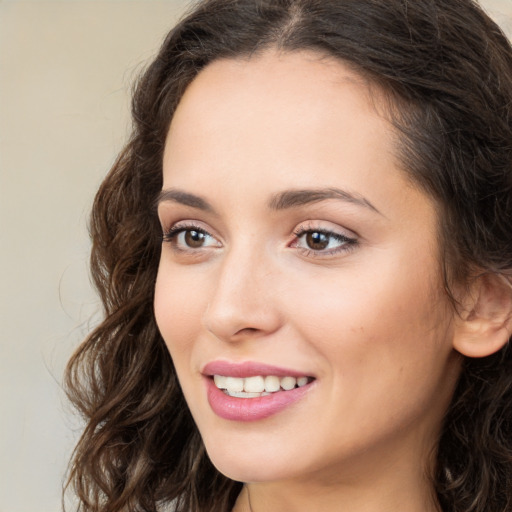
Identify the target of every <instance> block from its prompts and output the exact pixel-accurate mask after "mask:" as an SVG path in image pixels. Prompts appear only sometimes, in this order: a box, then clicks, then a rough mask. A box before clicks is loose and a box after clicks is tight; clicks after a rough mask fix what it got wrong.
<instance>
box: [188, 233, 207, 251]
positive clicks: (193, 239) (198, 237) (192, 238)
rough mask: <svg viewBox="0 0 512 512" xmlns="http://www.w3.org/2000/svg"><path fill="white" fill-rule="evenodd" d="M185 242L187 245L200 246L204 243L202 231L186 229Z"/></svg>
mask: <svg viewBox="0 0 512 512" xmlns="http://www.w3.org/2000/svg"><path fill="white" fill-rule="evenodd" d="M185 242H186V244H187V245H188V246H189V247H201V246H202V245H203V243H204V233H201V232H200V231H195V230H190V231H187V232H186V233H185Z"/></svg>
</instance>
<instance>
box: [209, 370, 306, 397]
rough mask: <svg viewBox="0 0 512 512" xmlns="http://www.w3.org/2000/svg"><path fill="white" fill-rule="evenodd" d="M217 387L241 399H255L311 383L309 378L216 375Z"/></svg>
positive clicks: (214, 379)
mask: <svg viewBox="0 0 512 512" xmlns="http://www.w3.org/2000/svg"><path fill="white" fill-rule="evenodd" d="M213 381H214V382H215V386H216V387H218V388H219V389H222V390H224V391H225V392H226V394H228V395H230V396H236V397H239V398H255V397H259V396H266V395H269V394H271V393H275V392H276V391H280V390H281V389H283V390H284V391H289V390H291V389H294V388H295V387H302V386H305V385H306V384H308V383H309V382H310V379H309V377H299V378H295V377H288V376H287V377H276V376H275V375H266V376H262V375H255V376H253V377H245V378H243V377H226V376H225V375H214V376H213Z"/></svg>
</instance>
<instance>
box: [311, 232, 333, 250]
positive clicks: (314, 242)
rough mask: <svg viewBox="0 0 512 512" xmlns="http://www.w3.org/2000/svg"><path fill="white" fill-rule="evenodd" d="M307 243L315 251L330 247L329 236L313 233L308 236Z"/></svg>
mask: <svg viewBox="0 0 512 512" xmlns="http://www.w3.org/2000/svg"><path fill="white" fill-rule="evenodd" d="M306 243H307V244H308V247H309V248H310V249H314V250H315V251H319V250H321V249H325V248H326V247H327V246H328V245H329V235H326V234H325V233H319V232H318V231H313V232H311V233H308V234H307V235H306Z"/></svg>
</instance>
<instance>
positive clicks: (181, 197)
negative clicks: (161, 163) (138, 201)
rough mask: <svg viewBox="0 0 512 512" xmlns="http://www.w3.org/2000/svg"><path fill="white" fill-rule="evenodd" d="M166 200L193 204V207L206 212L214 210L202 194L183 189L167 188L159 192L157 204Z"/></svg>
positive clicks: (186, 204) (188, 204) (187, 204)
mask: <svg viewBox="0 0 512 512" xmlns="http://www.w3.org/2000/svg"><path fill="white" fill-rule="evenodd" d="M164 201H172V202H173V203H179V204H183V205H185V206H191V207H192V208H197V209H198V210H203V211H205V212H213V211H214V210H213V208H212V206H211V205H210V203H208V201H206V199H203V198H202V197H200V196H196V195H195V194H189V193H188V192H184V191H183V190H178V189H175V188H169V189H166V190H161V191H160V193H159V194H158V196H157V198H156V201H155V204H156V206H158V205H159V204H160V203H161V202H164Z"/></svg>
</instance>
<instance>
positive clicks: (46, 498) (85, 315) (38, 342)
mask: <svg viewBox="0 0 512 512" xmlns="http://www.w3.org/2000/svg"><path fill="white" fill-rule="evenodd" d="M482 3H483V5H485V6H486V8H488V10H489V11H490V13H491V14H492V15H493V16H494V17H495V19H496V20H497V21H498V22H499V23H501V25H502V26H503V27H504V28H505V30H506V31H507V32H508V33H509V34H512V0H484V1H483V2H482ZM187 4H188V2H186V1H185V0H174V1H172V0H167V1H153V0H145V1H141V0H139V1H129V0H117V1H113V0H112V1H107V0H97V1H83V0H67V1H66V0H61V1H44V0H39V1H37V0H34V1H23V0H11V1H9V0H0V233H1V235H0V240H1V246H0V248H1V251H0V276H1V281H0V287H1V299H0V300H1V302H0V327H1V330H0V512H35V511H37V512H54V511H58V510H61V504H60V494H61V486H62V481H63V478H64V473H65V468H66V463H67V459H68V457H69V454H70V452H71V449H72V447H73V443H74V441H75V440H76V437H77V435H78V432H79V430H80V422H79V421H78V420H77V419H76V418H75V417H74V416H73V414H72V412H71V410H70V408H69V406H68V405H67V404H66V400H65V397H64V395H63V393H62V391H61V388H60V381H61V376H62V372H63V369H64V366H65V363H66V360H67V359H68V358H69V356H70V355H71V353H72V351H73V349H74V348H75V347H76V346H77V344H78V343H79V341H80V340H81V339H82V338H83V337H84V335H85V333H86V332H87V330H88V328H89V327H90V325H93V324H94V322H95V321H97V318H98V311H99V310H100V307H99V304H98V302H97V300H96V298H95V296H94V293H93V292H92V290H91V288H90V285H89V280H88V271H87V259H88V251H89V242H88V236H87V230H86V220H87V215H88V211H89V208H90V205H91V202H92V198H93V195H94V193H95V190H96V188H97V186H98V185H99V183H100V180H101V178H102V176H103V175H104V174H105V172H106V171H107V170H108V168H109V167H110V165H111V164H112V162H113V160H114V158H115V155H116V153H117V152H118V151H119V150H120V149H121V147H122V144H123V141H124V139H125V138H126V135H127V133H128V126H129V121H128V106H129V90H130V84H131V82H132V80H133V78H134V77H135V76H136V75H137V72H138V71H140V69H141V66H142V65H143V63H144V62H146V61H147V59H148V58H149V57H150V56H151V55H152V54H153V53H154V52H155V51H156V49H157V48H158V46H159V44H160V42H161V41H162V38H163V36H164V35H165V33H166V31H167V30H168V29H169V28H170V27H171V26H172V24H173V22H174V20H175V19H176V17H177V16H178V15H180V14H181V13H182V12H183V10H184V8H185V6H186V5H187Z"/></svg>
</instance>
